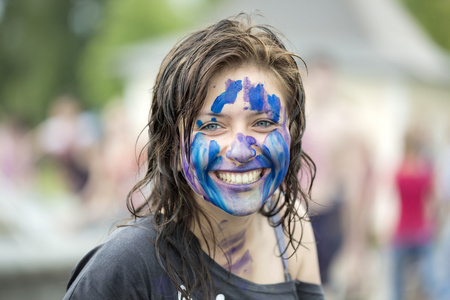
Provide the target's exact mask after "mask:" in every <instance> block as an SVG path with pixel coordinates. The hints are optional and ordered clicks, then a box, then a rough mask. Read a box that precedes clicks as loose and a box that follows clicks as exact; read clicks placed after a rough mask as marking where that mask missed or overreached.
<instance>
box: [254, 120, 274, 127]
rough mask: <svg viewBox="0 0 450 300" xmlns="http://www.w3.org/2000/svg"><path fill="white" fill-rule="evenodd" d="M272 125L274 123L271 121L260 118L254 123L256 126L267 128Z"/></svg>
mask: <svg viewBox="0 0 450 300" xmlns="http://www.w3.org/2000/svg"><path fill="white" fill-rule="evenodd" d="M272 125H274V123H273V122H272V121H268V120H261V121H258V122H256V123H255V126H257V127H262V128H267V127H270V126H272Z"/></svg>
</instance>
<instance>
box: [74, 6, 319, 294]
mask: <svg viewBox="0 0 450 300" xmlns="http://www.w3.org/2000/svg"><path fill="white" fill-rule="evenodd" d="M296 60H299V59H298V57H296V56H295V55H294V54H292V53H291V52H289V51H287V50H286V49H285V47H284V45H283V43H282V42H281V40H280V39H279V38H278V37H277V36H276V35H275V33H274V32H273V30H272V29H270V28H269V27H266V26H252V25H251V24H250V20H249V17H247V16H245V15H244V16H240V17H238V18H236V19H227V20H222V21H220V22H218V23H217V24H214V25H212V26H209V27H207V28H206V29H204V30H200V31H198V32H195V33H193V34H191V35H189V36H188V37H187V38H185V39H184V40H182V41H181V42H180V43H178V44H177V45H176V46H175V47H174V48H173V49H172V50H171V51H170V52H169V54H168V55H167V56H166V58H165V59H164V60H163V62H162V65H161V68H160V71H159V74H158V76H157V79H156V83H155V86H154V90H153V92H154V94H153V101H152V107H151V112H150V117H149V123H148V128H149V139H150V140H149V143H148V149H147V172H146V176H145V178H144V179H143V180H142V181H141V182H139V183H138V184H137V185H136V186H135V187H134V188H133V190H132V191H131V192H130V194H129V197H128V207H129V209H130V211H131V213H132V214H133V216H134V220H133V221H130V222H129V223H127V224H126V225H124V226H121V227H120V228H119V229H117V230H115V231H114V232H113V233H112V234H111V235H110V236H109V237H108V238H107V239H106V241H105V242H104V243H102V244H101V245H99V246H98V247H97V248H95V249H94V250H92V251H91V252H90V253H89V254H88V255H87V256H86V257H85V258H84V259H82V260H81V261H80V263H79V264H78V265H77V266H76V268H75V269H74V271H73V273H72V276H71V279H70V281H69V284H68V291H67V294H66V299H182V298H184V299H300V298H301V299H323V292H322V288H321V286H320V276H319V271H318V264H317V254H316V248H315V243H314V236H313V233H312V230H311V226H310V224H309V223H308V222H307V220H306V218H307V217H306V209H305V208H307V203H308V199H309V196H308V195H309V191H308V192H304V191H303V190H302V189H301V188H300V184H299V181H298V177H297V175H298V172H299V171H300V170H301V169H303V170H302V171H303V174H304V175H305V176H309V177H310V179H311V180H310V182H312V179H313V178H314V173H315V170H314V164H313V162H312V161H311V160H310V159H309V157H308V156H307V155H306V154H305V153H303V152H302V151H301V138H302V135H303V132H304V128H305V119H304V105H305V103H304V91H303V87H302V82H301V77H300V72H299V68H298V66H297V63H296ZM147 186H148V187H149V190H150V192H149V195H147V196H146V200H145V203H144V204H142V205H136V206H135V205H134V202H133V197H132V196H133V195H134V194H135V193H136V192H139V191H141V190H142V189H143V188H144V187H147ZM177 297H178V298H177Z"/></svg>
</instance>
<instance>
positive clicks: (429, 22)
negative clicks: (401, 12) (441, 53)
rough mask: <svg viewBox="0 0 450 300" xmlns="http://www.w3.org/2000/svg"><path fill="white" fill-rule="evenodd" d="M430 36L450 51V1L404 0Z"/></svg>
mask: <svg viewBox="0 0 450 300" xmlns="http://www.w3.org/2000/svg"><path fill="white" fill-rule="evenodd" d="M403 3H404V4H405V6H406V7H407V8H408V9H409V10H410V11H411V12H412V14H413V15H414V16H415V17H416V18H417V20H418V21H419V22H420V23H421V25H422V26H423V27H424V28H425V30H426V31H427V32H428V33H429V34H430V36H431V37H432V38H433V39H434V40H435V41H436V42H437V43H438V44H439V45H441V46H442V47H444V48H445V49H446V50H448V51H450V30H449V29H450V1H449V0H403Z"/></svg>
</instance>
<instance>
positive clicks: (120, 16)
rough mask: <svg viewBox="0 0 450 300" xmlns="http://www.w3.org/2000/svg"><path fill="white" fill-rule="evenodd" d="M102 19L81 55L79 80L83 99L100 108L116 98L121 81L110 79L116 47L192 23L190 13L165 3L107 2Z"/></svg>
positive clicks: (142, 0) (144, 0)
mask: <svg viewBox="0 0 450 300" xmlns="http://www.w3.org/2000/svg"><path fill="white" fill-rule="evenodd" d="M104 13H105V18H104V19H103V22H102V24H101V27H100V29H99V31H98V32H97V34H96V36H95V37H94V38H93V39H92V40H91V42H90V43H89V45H88V46H87V49H86V52H85V53H84V55H83V58H82V61H81V64H80V68H79V73H78V74H79V76H80V77H79V78H80V80H81V84H82V87H83V89H82V90H83V98H84V99H85V100H86V101H87V102H88V103H89V104H90V105H94V106H101V105H103V104H104V103H106V102H107V101H109V100H110V99H111V98H113V97H115V96H118V95H120V92H121V88H122V86H121V81H120V79H118V78H115V76H114V70H113V69H112V66H113V64H114V63H113V59H114V55H115V53H116V50H117V48H118V46H121V45H126V44H130V43H134V42H138V41H142V40H145V39H148V38H150V37H154V36H157V35H161V34H162V33H166V32H169V31H172V30H175V29H177V28H180V27H181V26H185V25H186V24H188V23H189V22H191V21H192V19H191V18H192V16H193V15H194V14H193V13H192V12H191V13H188V14H184V13H183V14H180V13H177V11H176V10H175V9H174V7H173V6H171V5H170V3H169V1H158V0H127V1H123V0H111V1H108V2H106V6H105V12H104Z"/></svg>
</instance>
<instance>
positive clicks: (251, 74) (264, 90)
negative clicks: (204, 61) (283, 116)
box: [201, 67, 286, 113]
mask: <svg viewBox="0 0 450 300" xmlns="http://www.w3.org/2000/svg"><path fill="white" fill-rule="evenodd" d="M275 98H276V99H277V101H279V103H280V105H281V106H285V105H286V103H285V99H284V97H283V93H282V91H281V89H280V84H279V83H278V81H277V80H276V79H275V77H274V76H271V75H270V74H269V73H268V72H267V71H262V70H259V69H258V68H256V67H243V68H238V69H233V70H226V71H222V72H220V73H218V74H216V75H215V76H213V78H211V81H210V83H209V86H208V92H207V96H206V99H205V101H204V103H203V107H202V109H201V113H209V112H213V113H220V111H221V110H222V109H223V107H224V106H225V105H227V104H234V103H235V101H236V100H240V99H243V100H244V102H246V103H247V104H248V105H247V106H248V108H249V109H250V110H257V111H263V110H264V109H266V110H267V109H268V106H267V105H264V103H266V102H267V101H269V102H270V101H271V102H273V101H274V99H275Z"/></svg>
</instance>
